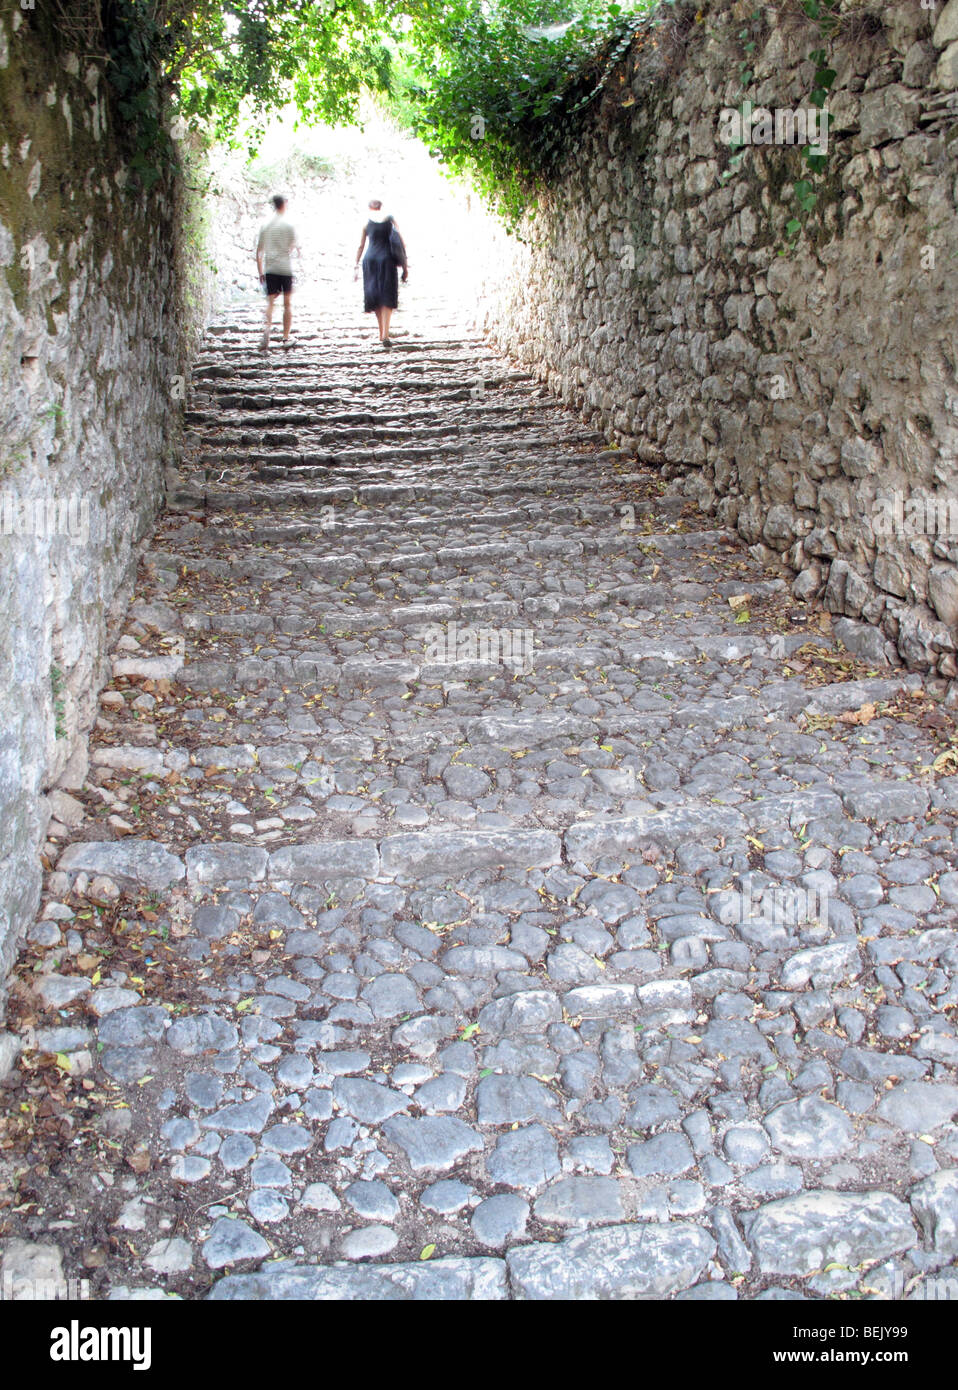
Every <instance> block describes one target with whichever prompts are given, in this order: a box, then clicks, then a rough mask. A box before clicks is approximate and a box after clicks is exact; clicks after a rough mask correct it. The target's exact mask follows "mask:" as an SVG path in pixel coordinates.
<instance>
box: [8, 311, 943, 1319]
mask: <svg viewBox="0 0 958 1390" xmlns="http://www.w3.org/2000/svg"><path fill="white" fill-rule="evenodd" d="M257 314H258V310H255V311H254V310H253V309H252V308H250V309H239V310H237V311H236V312H234V313H232V314H231V315H230V316H229V317H228V318H227V319H226V320H225V321H223V322H220V323H218V324H215V325H214V326H213V328H212V329H211V330H210V333H209V335H208V337H207V340H206V343H205V346H204V349H203V351H202V354H201V356H200V358H199V360H198V362H197V363H196V366H195V371H194V376H193V390H192V397H191V401H190V409H189V415H188V426H189V434H188V438H187V447H186V451H185V455H184V460H183V466H182V469H181V472H180V474H179V475H178V477H177V478H176V480H175V481H174V483H173V485H172V487H171V496H170V507H169V510H168V511H167V513H166V514H165V515H164V517H163V518H162V521H161V524H160V526H159V528H158V530H157V532H156V535H155V537H154V538H153V540H152V543H151V545H150V547H149V549H148V551H147V552H146V553H145V555H144V557H143V562H142V567H141V572H140V577H139V581H138V584H137V589H136V594H135V597H134V601H133V602H132V604H131V606H130V609H129V612H128V615H127V620H126V623H125V626H124V629H123V635H122V636H121V637H120V639H119V641H118V643H117V646H116V650H115V658H114V678H113V680H112V682H111V683H110V685H109V686H108V688H107V689H106V690H105V691H104V693H103V696H102V717H101V719H100V720H99V722H98V725H97V729H96V731H95V734H94V737H93V739H92V743H91V755H90V773H89V777H88V781H87V785H86V786H85V788H84V789H83V791H82V792H80V793H77V795H76V797H69V796H66V795H64V794H63V793H56V794H55V795H54V798H53V802H54V811H55V820H54V822H53V824H52V825H51V831H50V837H51V838H50V844H49V845H48V852H49V857H50V870H51V871H50V873H49V877H48V891H47V896H46V899H45V906H44V910H43V912H42V913H41V917H40V920H39V921H38V923H37V925H36V926H35V927H34V929H33V931H32V933H31V939H30V941H29V942H28V943H27V947H26V950H25V952H24V955H23V958H22V961H21V966H20V969H19V972H18V976H17V981H16V985H15V989H14V992H13V995H12V999H11V1004H12V1010H13V1012H12V1015H11V1016H12V1018H13V1020H14V1025H16V1023H17V1020H19V1026H20V1029H21V1036H22V1040H23V1049H24V1050H23V1052H22V1054H21V1057H20V1059H19V1063H18V1066H17V1069H16V1070H15V1071H14V1073H13V1075H12V1077H10V1078H8V1081H7V1090H6V1092H5V1094H6V1097H7V1101H8V1120H7V1125H8V1129H7V1131H6V1133H7V1134H8V1136H9V1137H10V1145H9V1146H8V1149H7V1154H8V1157H7V1160H6V1161H7V1162H8V1163H10V1164H11V1165H12V1172H13V1173H14V1175H15V1181H16V1194H17V1195H16V1200H15V1203H14V1204H13V1207H12V1209H11V1208H10V1207H8V1209H7V1211H6V1212H3V1211H0V1218H3V1220H4V1223H5V1226H4V1229H5V1233H6V1235H7V1236H8V1237H15V1238H16V1239H15V1240H14V1241H13V1244H12V1245H9V1246H8V1249H7V1253H6V1256H5V1258H6V1260H7V1261H8V1265H9V1268H11V1269H13V1270H21V1271H22V1270H24V1269H26V1268H27V1267H31V1268H33V1267H35V1264H36V1261H37V1260H38V1259H41V1260H42V1259H46V1260H47V1261H48V1262H52V1267H55V1268H58V1269H59V1268H62V1270H63V1272H64V1275H67V1274H69V1275H76V1274H79V1273H84V1274H85V1275H86V1276H87V1277H89V1278H91V1280H92V1281H93V1285H94V1289H95V1292H96V1293H97V1295H98V1296H108V1295H109V1296H113V1297H130V1296H142V1297H150V1296H157V1294H158V1293H159V1294H160V1296H162V1293H175V1294H179V1295H182V1296H186V1297H201V1296H205V1295H206V1294H207V1293H208V1292H209V1291H210V1290H212V1297H214V1298H229V1297H262V1298H274V1297H296V1298H316V1297H332V1296H343V1297H354V1298H379V1297H423V1298H460V1297H475V1298H493V1297H508V1296H513V1297H533V1298H541V1297H587V1298H588V1297H672V1296H675V1297H680V1298H728V1299H733V1298H736V1297H741V1298H756V1297H758V1298H793V1297H803V1296H804V1297H826V1296H830V1295H833V1294H835V1293H845V1292H849V1293H855V1294H856V1295H860V1294H861V1293H864V1294H865V1295H866V1296H881V1297H901V1296H903V1294H904V1293H905V1292H906V1291H908V1292H913V1294H914V1296H920V1295H921V1293H922V1291H923V1290H927V1289H928V1288H929V1287H930V1283H929V1281H933V1280H934V1279H935V1278H940V1277H942V1271H947V1269H948V1267H949V1266H950V1265H951V1264H952V1263H953V1262H954V1260H955V1259H956V1257H958V1234H956V1232H958V1173H956V1171H955V1165H956V1162H958V1130H956V1127H955V1124H954V1123H953V1120H954V1116H955V1114H956V1113H958V1085H956V1077H955V1064H956V1062H958V1037H956V1032H955V1008H956V1005H958V985H956V982H955V971H956V968H958V945H956V941H958V938H956V935H955V921H956V908H958V873H956V872H955V871H954V870H955V854H956V849H955V845H956V839H958V832H956V826H958V779H956V778H955V777H954V776H952V775H949V773H950V771H951V770H952V767H953V762H952V761H951V760H950V757H949V755H948V753H947V748H948V747H949V744H948V738H949V736H950V721H949V719H948V717H947V716H946V715H945V714H943V713H942V711H941V710H940V709H939V708H938V707H937V706H936V705H935V703H934V702H933V701H932V700H930V699H929V698H928V697H927V695H926V694H925V692H923V690H922V687H921V682H920V680H919V679H918V677H916V676H907V675H904V674H903V673H901V672H899V671H895V670H893V669H891V668H887V667H876V666H868V665H866V664H865V663H864V662H863V661H862V660H861V659H859V658H856V657H853V656H852V655H851V654H850V653H849V652H848V651H847V650H845V649H844V648H843V647H842V645H841V643H840V642H839V641H838V640H836V633H835V632H834V631H833V629H832V626H831V624H830V623H829V621H828V619H827V617H824V616H823V615H818V614H815V613H813V612H811V611H809V610H807V609H805V608H803V607H801V606H800V605H797V604H796V603H795V602H794V601H793V600H792V599H791V597H790V592H789V588H788V584H787V581H786V580H785V579H784V578H782V577H776V576H775V575H770V574H769V572H768V571H767V570H763V569H761V568H759V567H758V566H757V565H756V563H755V562H754V561H753V560H752V559H751V558H750V556H749V555H748V553H747V551H745V550H744V549H743V548H742V547H741V545H740V543H739V541H738V540H737V539H736V538H735V537H733V536H732V535H730V534H727V533H725V532H720V531H716V530H713V529H710V528H709V526H708V523H707V520H706V519H704V518H702V517H700V516H697V515H695V514H694V513H693V512H691V511H690V509H689V506H688V504H687V503H685V502H684V500H683V499H681V498H679V497H675V496H671V495H668V493H667V492H666V491H665V489H664V487H663V485H662V483H661V480H660V479H659V477H658V476H657V474H656V473H655V472H654V470H649V469H647V468H643V467H640V466H639V465H638V464H636V462H635V461H634V460H633V459H630V458H624V457H622V456H621V455H620V454H619V453H618V452H616V451H614V450H610V449H608V448H607V447H606V446H605V444H604V442H603V441H602V440H601V439H598V438H596V437H595V436H594V435H593V434H592V433H590V432H589V430H588V429H587V428H585V427H584V426H583V425H582V423H581V422H580V421H579V420H578V419H577V418H576V417H575V416H574V415H573V414H572V413H570V412H569V411H567V410H565V409H563V408H561V407H560V406H558V405H557V404H556V403H555V402H554V401H552V400H551V399H550V398H549V397H548V395H546V394H545V392H544V391H543V390H542V389H541V388H539V387H538V386H537V385H536V383H535V382H534V380H533V379H531V378H530V377H529V376H528V375H526V374H524V373H522V372H521V371H520V370H518V369H517V368H515V367H514V366H510V365H509V364H507V363H505V362H503V361H501V360H499V359H497V358H495V357H494V356H493V355H492V354H491V353H490V352H489V351H488V350H487V349H486V347H485V346H484V345H483V343H482V342H480V341H476V340H471V339H469V338H468V337H466V338H463V337H462V336H461V335H460V334H458V333H457V332H456V331H455V330H454V328H452V327H451V326H450V325H448V324H445V323H444V322H443V320H442V315H441V311H437V312H436V313H435V314H434V315H433V317H432V319H431V320H426V319H424V320H423V325H424V326H423V327H422V328H421V329H420V330H417V331H415V332H412V331H411V332H408V333H406V334H404V335H400V336H398V337H397V338H396V339H395V343H394V347H393V350H392V351H391V352H386V351H384V350H383V349H381V348H380V347H379V345H378V344H377V343H376V342H375V340H374V338H370V336H369V333H368V330H365V331H360V330H359V329H358V328H357V327H356V324H355V316H354V315H350V314H349V312H348V311H347V309H346V307H345V305H344V304H341V305H340V304H337V305H334V306H333V308H331V309H330V311H329V312H328V313H327V314H326V315H325V316H324V317H323V318H322V319H318V318H316V319H310V318H308V317H306V316H304V315H302V314H301V315H300V316H299V318H298V321H297V324H296V329H297V336H296V340H295V343H294V346H293V347H292V348H291V349H290V350H289V351H288V352H283V351H282V350H281V349H279V348H278V347H276V348H274V349H273V351H271V352H270V353H269V354H268V355H258V354H257V352H256V350H255V344H256V339H257V327H258V318H257ZM836 626H838V625H836ZM876 655H877V656H878V657H880V656H881V653H880V652H878V653H876ZM943 755H944V756H943ZM936 759H937V761H938V767H937V769H936V768H935V767H934V764H935V762H936ZM51 1097H52V1098H53V1099H52V1100H51V1099H50V1098H51ZM24 1106H26V1109H25V1110H24V1109H23V1107H24ZM44 1106H46V1110H44ZM18 1107H19V1109H18ZM24 1117H26V1118H24ZM51 1117H52V1119H51ZM18 1241H22V1242H26V1243H25V1244H18V1243H17V1242H18ZM38 1244H39V1245H41V1246H45V1247H47V1253H46V1255H38V1253H37V1247H38ZM31 1260H32V1261H34V1264H33V1265H31V1264H30V1261H31ZM58 1262H59V1263H58Z"/></svg>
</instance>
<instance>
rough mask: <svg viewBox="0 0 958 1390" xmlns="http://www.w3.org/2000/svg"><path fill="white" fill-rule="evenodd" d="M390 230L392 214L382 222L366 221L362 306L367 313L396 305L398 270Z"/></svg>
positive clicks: (397, 303) (397, 297)
mask: <svg viewBox="0 0 958 1390" xmlns="http://www.w3.org/2000/svg"><path fill="white" fill-rule="evenodd" d="M392 229H393V220H392V218H391V217H387V218H386V219H385V221H384V222H373V221H372V219H370V220H369V221H368V222H367V223H366V240H367V242H368V245H367V247H366V254H365V256H363V307H364V309H365V311H366V313H367V314H371V313H372V311H373V310H374V309H395V308H397V307H398V305H399V269H398V267H397V265H396V262H395V261H394V260H393V253H392V251H391V250H390V246H389V237H390V233H391V232H392ZM396 235H397V236H398V235H399V233H398V232H397V233H396Z"/></svg>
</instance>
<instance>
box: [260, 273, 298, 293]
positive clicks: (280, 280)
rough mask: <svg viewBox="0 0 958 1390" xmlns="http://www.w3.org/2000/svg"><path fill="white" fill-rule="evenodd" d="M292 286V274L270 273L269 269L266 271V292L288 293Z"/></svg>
mask: <svg viewBox="0 0 958 1390" xmlns="http://www.w3.org/2000/svg"><path fill="white" fill-rule="evenodd" d="M292 288H293V277H292V275H272V274H270V272H269V271H267V272H266V293H267V294H289V292H290V290H291V289H292Z"/></svg>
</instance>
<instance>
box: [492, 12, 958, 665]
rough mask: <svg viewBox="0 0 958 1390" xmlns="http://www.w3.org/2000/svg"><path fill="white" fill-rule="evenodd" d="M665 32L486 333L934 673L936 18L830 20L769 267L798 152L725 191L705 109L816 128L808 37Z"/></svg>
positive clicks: (720, 149)
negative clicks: (747, 73)
mask: <svg viewBox="0 0 958 1390" xmlns="http://www.w3.org/2000/svg"><path fill="white" fill-rule="evenodd" d="M665 12H666V11H663V13H665ZM668 13H669V16H670V17H669V19H668V20H667V22H665V23H662V22H661V21H660V23H659V27H658V28H657V30H656V31H655V36H656V42H655V46H654V47H653V46H652V45H651V44H650V43H649V42H648V41H645V42H643V43H642V44H640V45H639V46H638V48H637V50H636V54H634V55H633V58H632V61H631V63H630V65H629V67H628V68H626V69H624V70H623V72H622V73H620V74H617V75H616V76H615V78H614V79H613V81H612V82H611V83H610V85H609V88H608V89H607V92H606V96H605V99H604V100H603V102H602V106H601V109H600V110H599V111H598V112H597V113H596V114H595V115H593V116H592V117H591V118H590V124H589V127H588V129H587V130H586V132H585V135H584V138H583V139H582V141H581V142H580V143H579V144H578V147H577V149H576V150H575V152H574V154H573V155H572V156H570V157H569V159H568V161H567V164H566V167H565V169H564V172H563V175H562V177H561V178H560V179H559V180H558V181H557V182H555V184H554V185H553V186H552V187H551V189H550V191H549V192H548V193H547V195H546V196H545V197H544V198H543V199H542V201H541V204H540V207H539V209H538V213H537V215H536V217H535V218H534V220H531V221H530V222H529V223H528V224H527V226H526V227H525V228H524V229H523V233H524V236H525V237H526V242H525V244H522V245H517V244H516V243H515V241H513V242H512V243H511V249H510V250H509V252H508V254H509V255H510V256H511V270H510V273H509V274H508V275H507V276H505V277H503V274H502V269H501V266H502V263H503V260H504V258H505V257H506V255H507V251H506V247H505V246H504V245H500V246H499V247H498V248H497V251H496V259H497V263H498V265H497V269H495V270H494V271H492V272H491V273H490V280H489V287H488V288H489V299H488V308H487V311H486V315H485V324H486V326H487V328H488V329H489V330H490V332H491V333H492V335H493V337H494V338H495V340H496V341H497V343H498V344H499V346H501V347H503V348H504V349H506V350H507V351H508V352H509V353H510V354H511V355H513V356H515V357H516V358H518V359H520V360H521V361H522V362H524V363H527V364H528V365H529V367H530V368H531V369H533V370H534V371H536V372H537V373H538V374H539V375H540V376H541V377H542V378H543V379H544V380H546V381H547V382H548V384H549V386H550V387H551V388H552V389H553V390H554V391H556V392H557V393H558V394H559V395H561V397H562V398H563V399H564V400H566V401H568V402H570V403H573V404H575V405H576V406H579V407H581V408H582V410H583V412H584V414H585V416H586V418H588V419H591V420H593V421H595V422H597V423H599V424H601V425H602V426H603V427H604V428H605V429H606V430H607V431H608V432H609V433H610V434H612V435H613V436H615V437H616V438H617V439H618V440H619V441H620V442H621V443H622V444H623V445H624V446H626V447H628V448H634V449H635V450H637V451H638V452H639V454H640V455H641V456H642V457H644V458H646V459H649V460H652V461H659V462H661V464H662V466H663V471H664V472H665V473H666V474H667V475H671V476H673V477H677V478H679V479H681V480H682V482H681V484H680V485H681V486H684V488H685V490H686V491H687V492H688V493H689V494H690V495H691V496H693V497H695V498H697V499H698V500H699V501H700V502H701V503H702V504H703V506H705V507H706V508H709V509H711V510H713V511H714V512H715V513H716V514H717V515H718V517H719V518H721V519H722V520H723V521H727V522H728V523H730V524H732V525H734V526H736V527H737V528H738V530H739V531H740V533H741V534H742V535H743V536H744V537H745V538H746V539H747V541H748V542H749V543H750V544H751V545H753V546H756V547H758V548H759V549H758V551H757V553H758V554H760V555H765V556H766V557H767V558H769V559H771V558H773V557H774V556H780V557H781V558H782V559H784V560H785V561H786V562H787V564H788V565H789V566H790V567H791V569H792V570H793V571H794V572H795V573H796V576H797V577H796V578H795V593H796V595H798V596H799V597H802V598H806V599H807V598H809V597H812V596H816V595H821V596H822V597H823V600H824V603H825V606H826V607H827V608H828V609H829V610H831V611H832V612H833V613H836V614H844V615H846V616H847V617H849V618H853V619H861V618H864V619H865V620H867V621H868V622H870V623H872V624H876V625H878V627H879V628H880V629H881V630H882V632H883V634H884V639H886V640H884V641H883V640H881V639H876V635H875V634H871V640H870V642H869V644H868V647H869V651H872V652H874V651H875V650H877V651H878V652H879V653H880V652H881V649H882V647H883V646H884V647H885V649H886V650H887V651H888V652H889V654H890V655H891V656H892V659H893V660H897V659H898V658H897V656H896V655H895V652H896V650H897V653H898V654H900V657H901V658H902V659H903V660H904V661H905V662H906V663H907V664H908V665H910V666H913V667H915V668H917V669H924V670H931V669H937V671H938V672H939V673H940V674H941V675H943V676H946V677H949V678H951V677H954V676H955V675H956V673H958V664H956V655H955V645H956V640H958V465H956V454H958V382H956V358H958V215H956V193H958V158H956V155H958V138H955V137H956V135H958V111H956V104H958V94H956V85H958V0H949V3H948V5H947V7H944V6H943V5H942V4H938V5H937V7H936V8H934V9H928V8H923V7H922V6H921V5H920V4H919V3H918V0H904V2H903V3H902V2H899V3H896V4H894V5H882V6H880V7H878V8H875V7H874V6H871V7H866V6H862V5H860V4H856V5H848V4H846V3H843V5H842V8H841V14H842V24H841V27H840V29H839V32H838V34H837V35H835V36H834V37H832V38H831V39H830V40H828V42H827V49H826V51H827V59H828V63H829V65H830V66H831V67H832V68H833V69H834V70H835V72H836V74H837V75H836V77H835V80H834V83H833V86H832V89H831V93H830V95H829V98H828V101H827V106H826V110H827V111H828V114H829V121H828V128H827V142H828V143H827V158H826V167H825V169H824V171H823V172H822V173H821V175H820V176H819V179H818V182H817V183H816V185H815V186H816V187H817V188H819V189H820V192H819V197H818V203H817V206H816V208H815V209H814V210H813V211H812V212H811V214H809V215H808V216H807V218H806V220H805V226H804V230H803V232H802V234H801V235H800V237H799V238H798V241H797V244H796V246H795V248H794V249H792V250H787V242H788V237H787V235H786V224H787V223H788V221H789V220H790V219H791V218H793V217H794V216H795V215H796V200H795V190H794V184H795V182H796V180H798V179H801V178H803V177H805V178H807V177H808V171H807V169H805V166H804V165H803V161H802V158H801V154H800V152H799V150H798V149H796V148H789V147H787V146H785V145H784V144H779V145H775V144H768V143H766V144H753V145H752V146H751V147H750V148H748V149H747V150H746V152H745V154H744V157H743V159H742V161H741V164H740V167H739V168H738V170H737V171H735V172H733V173H732V175H731V177H728V178H723V173H724V172H725V171H726V170H727V169H728V168H729V159H730V155H731V153H732V151H731V149H730V147H729V146H728V145H727V144H726V143H724V142H723V139H722V134H723V131H725V132H727V131H728V126H727V125H726V126H723V123H722V111H723V109H724V110H727V111H730V110H732V109H737V108H740V106H741V103H742V101H743V98H745V97H748V98H749V99H750V100H751V102H752V103H753V107H754V108H756V114H757V109H758V108H767V109H768V110H769V111H770V112H771V113H773V115H774V114H775V113H783V112H791V113H796V112H798V111H799V110H804V111H811V110H814V108H813V107H812V106H811V104H810V101H809V95H810V93H811V91H812V89H813V87H814V77H815V70H816V64H815V63H814V62H813V61H811V60H810V58H809V56H808V55H809V54H810V53H811V52H813V51H814V50H815V49H816V48H819V47H820V46H821V45H822V38H821V36H820V34H819V31H818V28H817V26H816V25H814V24H813V23H811V22H810V21H809V20H808V19H807V18H806V17H805V16H804V15H803V14H802V12H801V10H800V8H799V7H798V6H797V5H795V6H794V7H792V6H781V5H780V6H777V7H774V8H770V9H768V10H762V11H761V12H760V19H759V21H758V22H757V23H756V20H755V17H754V15H755V12H754V7H753V6H752V4H751V2H750V0H749V3H747V4H740V5H735V6H732V7H731V8H730V9H729V8H727V7H724V6H705V7H704V8H703V9H700V10H698V11H697V12H695V10H694V7H693V8H690V9H682V8H680V7H676V8H675V9H674V11H673V10H671V8H670V9H669V11H668ZM750 17H751V18H750ZM743 29H748V32H749V34H751V36H752V38H754V40H755V42H756V47H755V48H754V49H753V50H751V51H749V52H747V51H746V50H745V49H744V47H743V43H744V42H745V41H747V40H746V39H743V38H742V33H743ZM743 66H745V67H749V68H751V69H752V72H753V75H752V76H751V77H750V78H748V79H747V86H746V87H745V88H743V86H742V82H741V73H742V68H743ZM620 78H621V79H622V80H620ZM753 129H755V128H754V127H753ZM756 133H757V131H756ZM781 134H782V135H783V136H784V135H786V134H787V126H785V125H784V124H783V126H782V128H781ZM803 171H804V172H803ZM783 252H785V254H782V253H783ZM860 630H863V629H860ZM864 631H866V633H867V630H864Z"/></svg>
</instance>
